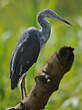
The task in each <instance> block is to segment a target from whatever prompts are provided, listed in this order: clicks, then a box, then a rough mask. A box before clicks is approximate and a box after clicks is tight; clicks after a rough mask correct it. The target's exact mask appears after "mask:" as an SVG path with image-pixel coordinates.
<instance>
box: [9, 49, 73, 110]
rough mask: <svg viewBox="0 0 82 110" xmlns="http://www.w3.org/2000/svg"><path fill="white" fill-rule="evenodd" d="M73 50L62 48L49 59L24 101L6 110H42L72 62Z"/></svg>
mask: <svg viewBox="0 0 82 110" xmlns="http://www.w3.org/2000/svg"><path fill="white" fill-rule="evenodd" d="M73 50H74V49H73V48H71V47H63V48H61V49H60V50H59V51H58V52H57V53H55V54H54V55H53V56H51V58H50V59H49V61H48V63H47V64H46V65H45V67H44V69H43V70H42V72H41V73H40V75H39V76H36V78H35V81H36V84H35V86H34V87H33V88H32V90H31V92H30V94H29V96H28V97H26V99H24V100H23V101H22V102H20V103H19V104H17V105H16V106H15V107H12V108H9V109H8V110H42V109H44V108H45V105H46V104H47V102H48V100H49V97H50V96H51V94H52V93H53V92H54V91H56V90H58V88H59V84H60V81H61V79H62V78H63V76H64V74H65V73H66V72H68V71H69V70H70V68H71V66H72V63H73V60H74V54H73Z"/></svg>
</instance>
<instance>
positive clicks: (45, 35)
mask: <svg viewBox="0 0 82 110" xmlns="http://www.w3.org/2000/svg"><path fill="white" fill-rule="evenodd" d="M38 22H39V24H40V25H41V27H42V28H41V30H40V32H41V37H40V39H41V45H43V44H45V43H46V42H47V40H48V39H49V37H50V32H51V26H50V24H49V23H48V22H47V21H46V20H45V18H44V17H43V16H42V15H39V16H38Z"/></svg>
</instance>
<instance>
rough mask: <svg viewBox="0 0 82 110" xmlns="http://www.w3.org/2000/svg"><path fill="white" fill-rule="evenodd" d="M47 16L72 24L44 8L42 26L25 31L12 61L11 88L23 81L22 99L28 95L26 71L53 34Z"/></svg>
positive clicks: (39, 15)
mask: <svg viewBox="0 0 82 110" xmlns="http://www.w3.org/2000/svg"><path fill="white" fill-rule="evenodd" d="M47 18H51V19H57V20H59V21H62V22H64V23H65V24H68V25H70V26H71V24H70V23H69V22H68V21H67V20H65V19H64V18H62V17H60V16H59V15H58V14H57V13H56V12H55V11H53V10H51V9H44V10H42V11H40V12H39V13H38V14H37V20H38V23H39V24H40V28H39V29H37V28H35V27H31V28H28V29H26V30H25V31H24V32H23V34H22V35H21V38H20V40H19V41H18V43H17V45H16V48H15V49H14V52H13V54H12V57H11V61H10V80H11V89H12V90H13V89H15V88H16V87H17V85H18V83H19V82H20V81H21V84H20V86H21V93H22V99H24V97H26V96H27V94H26V88H25V77H26V72H28V70H29V69H30V68H31V67H32V65H33V64H34V63H36V61H37V59H38V56H39V54H40V51H41V49H42V48H43V46H44V44H46V42H47V41H48V39H49V37H50V34H51V25H50V23H49V22H48V20H47Z"/></svg>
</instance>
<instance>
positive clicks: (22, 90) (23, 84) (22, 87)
mask: <svg viewBox="0 0 82 110" xmlns="http://www.w3.org/2000/svg"><path fill="white" fill-rule="evenodd" d="M25 77H26V75H24V76H23V79H22V82H21V93H22V99H24V96H25V97H26V96H27V95H26V88H25Z"/></svg>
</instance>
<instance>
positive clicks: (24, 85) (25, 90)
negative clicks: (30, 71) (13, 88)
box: [23, 75, 27, 97]
mask: <svg viewBox="0 0 82 110" xmlns="http://www.w3.org/2000/svg"><path fill="white" fill-rule="evenodd" d="M25 77H26V75H25V76H24V78H23V80H24V81H23V89H24V95H25V97H26V96H27V93H26V87H25Z"/></svg>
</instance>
